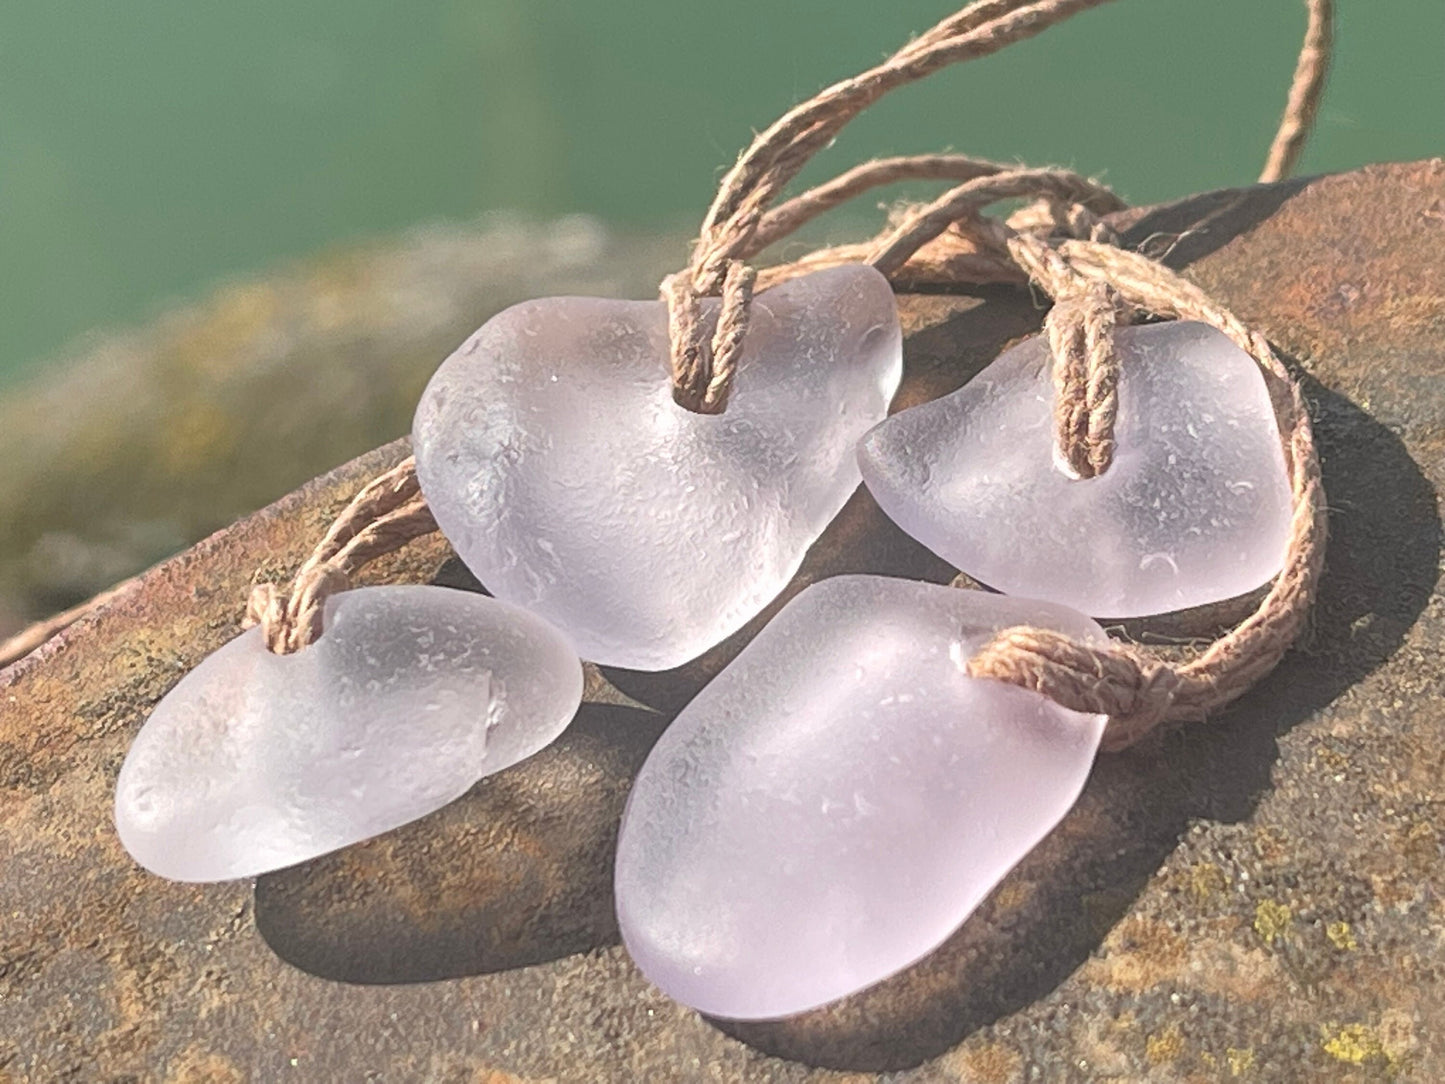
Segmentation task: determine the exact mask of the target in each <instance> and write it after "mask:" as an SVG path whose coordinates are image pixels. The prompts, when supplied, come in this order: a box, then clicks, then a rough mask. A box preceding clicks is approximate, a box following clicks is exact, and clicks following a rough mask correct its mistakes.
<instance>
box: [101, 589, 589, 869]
mask: <svg viewBox="0 0 1445 1084" xmlns="http://www.w3.org/2000/svg"><path fill="white" fill-rule="evenodd" d="M581 697H582V666H581V663H580V661H579V660H578V658H577V656H576V654H575V653H574V652H573V651H572V649H571V647H570V646H569V645H568V644H567V643H566V641H564V640H563V639H562V637H561V635H560V634H559V633H558V632H557V631H556V630H555V629H553V628H551V627H550V626H549V625H547V624H546V623H545V622H544V621H542V620H540V619H539V618H537V617H535V616H533V615H532V614H529V613H527V612H525V611H523V610H520V609H518V608H517V607H515V606H511V605H508V604H507V603H502V602H498V601H496V600H495V599H490V598H487V597H486V596H484V595H478V594H472V593H470V592H464V591H454V590H450V589H447V588H441V587H419V586H391V587H366V588H360V589H357V590H354V591H346V592H343V593H341V594H338V595H335V596H333V597H332V598H330V599H328V600H327V602H326V611H325V632H324V633H323V634H322V636H321V638H320V639H318V640H317V641H316V642H315V643H313V644H312V645H311V646H310V647H307V648H303V649H302V650H301V651H298V652H296V653H295V654H292V655H274V654H272V653H271V652H270V651H268V650H267V649H266V645H265V643H264V642H263V640H262V638H261V630H260V629H251V630H250V631H248V632H245V633H242V634H241V635H240V636H238V637H236V638H235V639H234V640H232V641H230V642H229V643H227V644H226V645H224V646H223V647H221V648H220V649H219V650H217V651H215V652H213V653H212V654H211V655H209V656H207V657H206V658H205V659H204V660H202V662H201V663H200V665H199V666H197V667H196V668H195V669H194V670H192V671H191V672H190V673H189V674H187V675H186V676H185V677H183V678H182V679H181V680H180V682H179V683H178V684H177V685H176V687H175V688H174V689H172V690H171V692H170V693H168V694H167V695H166V696H165V697H164V698H163V699H162V700H161V702H160V703H159V704H157V705H156V708H155V711H153V712H152V713H151V716H150V718H149V719H148V720H147V721H146V723H145V725H144V726H143V727H141V730H140V732H139V733H138V734H137V735H136V738H135V741H134V743H133V744H132V745H131V748H130V752H129V753H128V754H127V756H126V759H125V763H124V764H123V765H122V767H121V770H120V777H119V779H118V780H117V782H116V792H115V823H116V829H117V831H118V833H119V835H120V839H121V842H122V843H123V844H124V845H125V848H126V850H127V851H129V852H130V854H131V855H132V857H134V858H135V860H136V861H137V862H139V863H140V864H141V865H142V866H145V867H146V868H147V869H148V870H150V871H151V872H153V873H157V874H159V875H160V876H162V877H167V878H170V879H171V880H176V881H221V880H227V879H230V878H233V877H250V876H253V875H256V874H260V873H265V872H267V871H269V870H274V869H279V868H281V867H283V866H289V865H292V864H293V863H296V862H301V861H304V860H305V859H308V858H314V857H316V856H317V855H321V854H325V853H326V852H328V851H333V850H336V849H337V848H339V847H344V846H346V845H348V844H350V843H356V842H358V841H360V840H363V839H367V838H369V837H371V836H374V835H377V834H379V833H381V832H385V831H388V830H389V829H392V828H396V827H398V826H400V825H403V824H406V823H407V822H408V821H412V820H415V819H417V818H418V817H421V816H424V815H425V814H427V813H430V812H431V811H432V810H434V809H438V808H440V807H441V806H443V805H445V804H446V803H448V802H450V801H452V800H453V799H454V798H457V797H460V796H461V795H462V794H464V793H465V792H466V791H467V790H468V789H469V788H470V787H471V786H472V785H473V784H474V783H475V782H476V781H477V780H478V779H480V778H481V777H482V776H484V775H488V774H490V773H492V772H496V771H500V770H501V769H503V768H505V767H507V766H508V765H511V764H515V763H516V762H517V761H519V760H522V759H523V758H525V757H528V756H531V755H532V753H534V752H536V751H537V750H539V749H541V748H542V747H543V746H545V745H547V744H549V743H550V742H551V741H552V740H553V739H554V738H555V737H556V736H557V735H558V734H559V733H561V731H562V730H563V729H565V728H566V726H567V724H568V723H569V722H571V720H572V716H573V715H574V714H575V712H576V710H577V705H578V703H579V702H580V700H581Z"/></svg>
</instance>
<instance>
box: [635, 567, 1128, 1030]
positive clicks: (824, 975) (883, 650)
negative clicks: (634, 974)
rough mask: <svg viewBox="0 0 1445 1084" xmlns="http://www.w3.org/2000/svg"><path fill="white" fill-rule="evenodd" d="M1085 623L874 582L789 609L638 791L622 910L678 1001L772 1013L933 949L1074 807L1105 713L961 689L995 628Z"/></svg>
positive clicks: (1098, 638) (706, 701)
mask: <svg viewBox="0 0 1445 1084" xmlns="http://www.w3.org/2000/svg"><path fill="white" fill-rule="evenodd" d="M1014 625H1034V626H1042V627H1045V628H1051V629H1055V630H1057V631H1059V632H1063V633H1065V634H1067V635H1069V636H1072V637H1075V638H1076V639H1079V640H1081V641H1084V642H1087V643H1095V644H1098V643H1104V642H1106V637H1105V636H1104V633H1103V631H1102V630H1101V629H1100V628H1099V626H1098V625H1096V624H1094V622H1092V621H1090V620H1089V619H1088V618H1087V617H1084V616H1083V615H1082V614H1079V613H1075V612H1073V611H1071V610H1067V609H1065V608H1064V607H1062V606H1056V605H1052V604H1050V603H1045V602H1031V601H1027V600H1024V599H1015V598H1008V597H1005V596H1002V595H992V594H986V593H984V592H981V591H964V590H957V589H954V588H948V587H940V586H937V585H935V584H927V583H913V582H910V581H906V580H895V579H887V578H884V577H880V576H840V577H838V578H836V579H830V580H824V581H822V582H821V583H817V584H814V585H813V586H811V587H809V588H807V589H806V590H804V591H803V592H802V593H800V594H799V595H798V596H797V597H796V598H795V599H793V600H792V601H791V602H789V603H788V605H787V606H785V607H784V608H783V609H782V611H781V612H779V614H778V615H777V616H776V617H775V618H774V619H773V620H772V621H771V622H770V623H769V624H768V625H767V627H766V628H764V629H763V630H762V632H760V633H758V635H757V637H756V638H755V639H754V640H753V641H752V642H751V643H750V644H748V646H747V647H746V648H744V649H743V651H742V653H741V654H740V655H739V656H738V657H737V658H736V659H735V660H733V662H732V663H731V664H730V665H729V666H728V667H727V669H725V670H724V671H723V672H722V673H721V674H719V675H718V676H717V677H716V678H715V679H713V681H712V683H711V684H710V685H708V686H707V687H706V688H705V689H703V690H702V692H700V693H699V694H698V695H697V697H696V699H694V700H693V701H692V703H690V704H689V705H688V706H687V707H686V708H685V709H683V711H682V713H681V714H680V715H679V716H678V717H677V720H676V721H675V722H674V723H673V724H672V726H671V727H669V728H668V730H667V731H666V732H665V733H664V734H663V736H662V739H661V740H660V741H659V742H658V743H657V745H656V747H655V748H654V749H653V751H652V753H651V755H649V757H648V758H647V762H646V763H645V764H644V765H643V768H642V771H641V773H640V774H639V775H638V777H637V781H636V783H635V784H634V785H633V788H632V795H631V797H630V799H629V801H628V805H627V811H626V813H625V814H624V817H623V822H622V830H621V835H620V838H619V841H618V849H617V869H616V889H617V914H618V920H619V924H620V926H621V930H622V938H623V941H624V942H625V944H626V945H627V949H628V951H629V952H630V953H631V954H632V958H633V959H634V960H635V961H636V962H637V965H638V966H639V967H640V968H641V970H642V972H643V974H645V975H646V976H647V977H648V978H649V979H651V980H652V981H653V982H654V983H655V984H656V985H657V986H659V987H661V989H662V990H663V991H664V992H665V993H667V994H669V995H670V996H671V997H673V998H674V999H676V1000H677V1001H680V1002H682V1003H683V1004H684V1005H688V1006H691V1007H692V1008H695V1009H698V1010H700V1011H702V1012H705V1013H710V1014H712V1015H715V1016H721V1017H730V1018H735V1019H767V1018H773V1017H780V1016H787V1015H791V1014H793V1013H798V1012H803V1011H804V1010H807V1009H812V1008H815V1007H817V1006H819V1005H822V1004H825V1003H826V1002H829V1001H832V1000H834V999H836V998H840V997H843V996H845V995H847V994H851V993H853V992H855V991H857V990H861V989H863V988H864V987H866V986H870V985H872V984H873V983H876V982H878V981H879V980H881V979H884V978H886V977H887V976H889V975H891V974H893V973H894V972H896V971H898V970H899V969H901V968H903V967H906V966H907V965H908V964H910V963H912V962H913V961H915V960H917V959H919V958H920V957H922V956H924V955H926V954H927V953H928V952H930V951H932V950H933V949H934V948H935V947H937V946H938V945H939V944H940V943H941V942H943V941H944V940H945V939H946V938H947V937H948V936H949V935H950V934H951V933H952V932H953V931H954V930H955V929H957V928H958V926H959V925H960V924H961V923H962V922H963V921H964V919H965V918H967V917H968V915H969V914H970V913H971V912H972V911H973V910H974V908H975V907H977V906H978V904H979V902H980V901H981V900H982V899H983V898H984V896H985V895H987V893H988V892H989V891H990V890H991V889H992V888H993V887H994V886H995V885H996V884H997V883H998V882H999V880H1000V879H1001V878H1002V877H1003V876H1004V874H1006V873H1007V872H1008V871H1009V870H1010V869H1011V868H1012V867H1013V866H1014V865H1015V864H1016V863H1017V862H1018V861H1019V859H1021V858H1022V857H1023V856H1024V855H1025V854H1027V853H1028V851H1029V850H1030V849H1031V848H1032V847H1033V846H1034V845H1035V844H1036V843H1038V841H1039V840H1040V839H1042V838H1043V836H1044V835H1045V834H1047V833H1048V831H1049V830H1050V829H1052V828H1053V826H1054V825H1055V824H1057V823H1058V821H1059V819H1060V818H1061V817H1062V816H1063V815H1064V814H1065V813H1066V812H1067V811H1068V810H1069V808H1070V807H1071V806H1072V805H1073V804H1074V801H1075V799H1076V798H1077V797H1078V794H1079V791H1080V790H1081V789H1082V787H1083V785H1084V780H1085V779H1086V778H1087V776H1088V774H1089V769H1090V767H1091V765H1092V764H1093V760H1094V754H1095V752H1096V750H1097V749H1098V745H1099V739H1100V737H1101V736H1102V734H1103V730H1104V717H1103V716H1099V715H1081V714H1078V713H1076V712H1073V711H1069V710H1067V709H1065V708H1062V707H1060V706H1058V705H1057V704H1055V703H1054V702H1053V701H1051V700H1048V699H1046V698H1044V697H1043V696H1041V695H1039V694H1038V693H1034V692H1031V691H1029V690H1026V689H1020V688H1017V687H1015V686H1012V685H1007V684H1004V683H1002V682H997V681H989V680H983V679H977V678H972V677H969V676H968V675H967V674H966V673H965V672H964V668H965V666H966V665H967V662H968V660H969V659H970V658H972V657H973V655H974V654H976V653H977V652H978V650H979V649H980V648H982V647H983V646H984V645H985V644H986V643H988V641H989V640H990V639H991V638H992V637H993V636H994V635H995V633H997V632H999V631H1000V630H1002V629H1004V628H1008V627H1010V626H1014Z"/></svg>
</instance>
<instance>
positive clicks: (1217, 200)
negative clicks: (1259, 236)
mask: <svg viewBox="0 0 1445 1084" xmlns="http://www.w3.org/2000/svg"><path fill="white" fill-rule="evenodd" d="M1313 179H1314V178H1309V177H1305V178H1299V179H1296V180H1292V181H1284V182H1282V183H1279V184H1272V185H1255V186H1253V187H1250V188H1225V189H1221V190H1220V191H1218V192H1206V193H1204V194H1203V195H1199V196H1195V197H1192V198H1190V199H1187V200H1181V201H1180V202H1178V203H1169V204H1165V205H1164V206H1162V207H1152V208H1149V209H1148V210H1146V211H1144V212H1143V213H1142V214H1137V216H1136V212H1132V211H1124V212H1122V213H1121V214H1120V215H1117V216H1115V220H1118V219H1122V220H1123V222H1124V223H1127V225H1125V226H1124V228H1123V229H1122V231H1121V240H1122V241H1123V244H1124V246H1125V247H1126V248H1134V249H1138V250H1139V251H1140V252H1142V253H1144V255H1146V256H1149V257H1151V258H1152V259H1156V260H1161V261H1162V262H1164V263H1166V264H1168V265H1169V266H1170V267H1172V268H1175V269H1176V270H1177V269H1179V268H1181V267H1187V266H1189V265H1190V264H1192V263H1194V262H1195V261H1196V260H1202V259H1204V257H1206V256H1208V255H1209V254H1210V253H1212V252H1215V251H1217V250H1219V249H1221V248H1223V247H1224V246H1225V245H1226V244H1228V243H1229V242H1230V241H1232V240H1234V239H1235V238H1236V237H1242V236H1244V235H1245V234H1247V233H1249V232H1250V231H1251V230H1253V229H1254V227H1256V226H1258V225H1259V224H1260V223H1261V222H1263V221H1265V219H1267V218H1269V217H1270V216H1271V215H1273V214H1274V213H1275V212H1276V211H1278V210H1279V209H1280V207H1281V206H1282V205H1283V204H1284V203H1286V202H1287V201H1289V200H1290V199H1293V198H1294V197H1295V196H1297V195H1299V193H1300V192H1302V191H1304V189H1306V188H1308V187H1309V185H1310V183H1311V181H1312V180H1313Z"/></svg>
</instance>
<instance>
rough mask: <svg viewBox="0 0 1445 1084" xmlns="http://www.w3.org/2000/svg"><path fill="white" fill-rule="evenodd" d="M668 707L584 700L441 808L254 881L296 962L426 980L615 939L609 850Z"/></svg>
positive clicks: (270, 926)
mask: <svg viewBox="0 0 1445 1084" xmlns="http://www.w3.org/2000/svg"><path fill="white" fill-rule="evenodd" d="M664 722H665V721H664V720H663V719H662V717H660V716H657V715H654V714H652V713H651V712H645V711H640V710H637V709H634V708H622V707H616V706H613V705H604V704H591V703H589V704H584V705H582V709H581V711H580V712H579V713H578V716H577V718H576V720H574V721H573V723H572V725H571V726H570V727H569V728H568V729H567V731H566V733H564V734H563V735H562V737H561V738H560V739H558V741H557V742H556V743H554V744H553V745H552V746H550V747H548V748H547V749H544V750H542V751H541V752H540V753H538V754H537V755H536V756H534V757H532V758H531V759H529V760H526V761H524V762H522V763H521V764H518V765H516V766H514V767H512V768H509V769H507V770H506V771H504V772H501V773H499V774H497V775H494V776H491V777H489V778H487V779H484V780H482V781H481V782H480V783H478V784H477V785H476V786H475V787H474V788H472V790H471V791H470V792H469V793H468V794H467V795H465V796H464V797H462V798H460V799H458V800H457V801H455V802H453V803H452V804H451V805H449V806H447V807H446V808H444V809H441V810H438V811H437V812H436V813H435V814H433V815H432V816H429V817H425V818H423V819H422V820H420V821H416V822H414V823H412V824H409V825H407V826H405V827H403V828H400V829H398V830H396V831H394V832H388V833H387V834H386V835H384V836H381V837H379V838H377V839H373V840H368V841H367V842H365V843H360V844H357V845H356V846H353V847H348V848H346V849H345V850H342V851H338V852H336V853H334V854H329V855H325V856H323V857H321V858H318V859H315V860H313V861H311V862H306V863H303V864H302V865H299V866H293V867H291V868H290V869H285V870H280V871H278V872H276V873H271V874H267V875H266V876H263V877H260V878H258V879H257V881H256V927H257V929H258V930H259V931H260V933H261V936H262V937H263V938H265V940H266V943H267V944H268V945H270V946H271V948H272V950H273V951H275V953H276V954H277V955H278V956H280V957H281V958H282V959H284V960H286V961H287V962H288V963H290V964H293V965H294V966H296V967H299V968H301V969H302V970H303V971H308V972H310V973H312V974H314V975H319V976H321V977H322V978H328V979H337V980H340V981H343V982H355V983H404V982H428V981H433V980H436V979H449V978H459V977H463V976H467V975H478V974H484V973H488V972H494V971H503V970H507V969H509V968H516V967H526V966H528V965H530V964H537V963H544V962H546V961H549V960H555V959H559V958H561V957H564V956H569V955H572V954H574V953H580V952H587V951H590V950H592V949H595V948H599V947H602V946H606V945H611V944H615V943H616V942H617V940H618V933H617V920H616V917H615V916H614V914H613V904H612V862H613V855H614V853H615V851H616V845H617V828H618V823H619V821H620V820H621V817H622V808H623V804H624V803H625V801H626V798H627V792H628V790H629V788H630V787H631V784H632V779H633V776H635V775H636V773H637V771H638V769H639V768H641V766H642V762H643V760H644V759H645V758H646V757H647V753H648V751H649V750H650V749H651V748H652V745H653V743H654V742H655V741H656V740H657V738H658V736H659V735H660V734H661V733H662V728H663V726H664Z"/></svg>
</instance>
